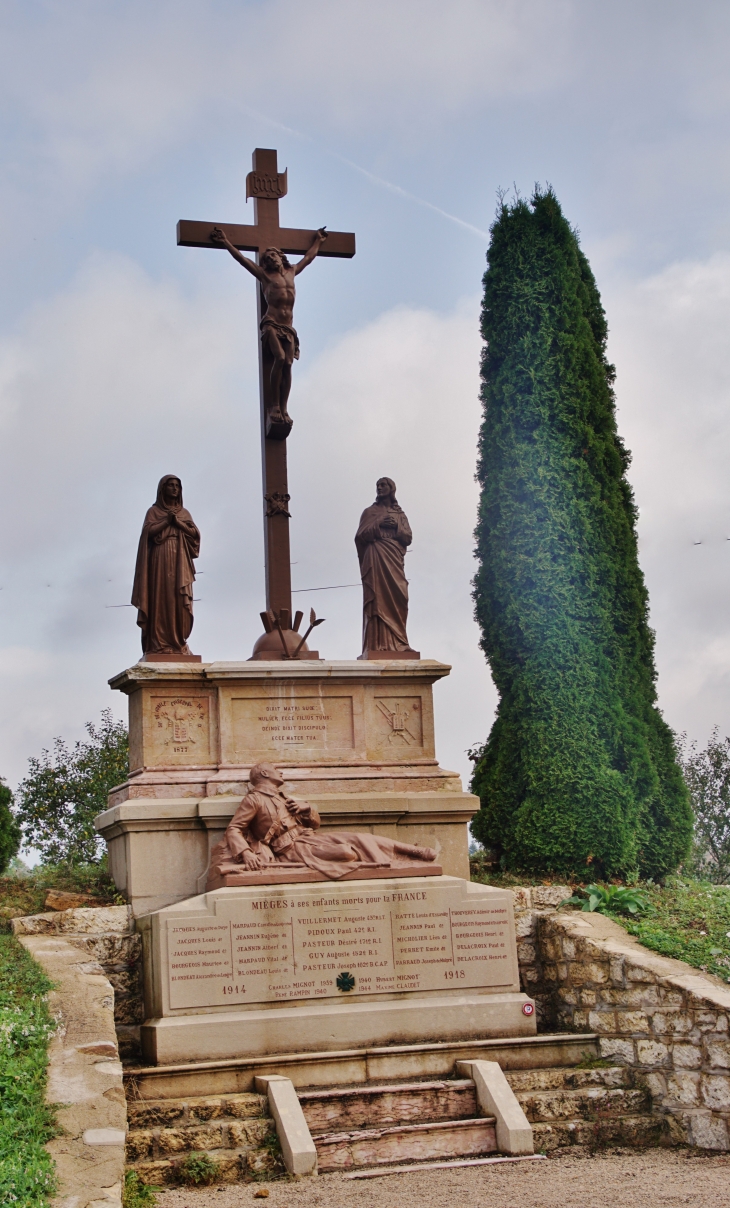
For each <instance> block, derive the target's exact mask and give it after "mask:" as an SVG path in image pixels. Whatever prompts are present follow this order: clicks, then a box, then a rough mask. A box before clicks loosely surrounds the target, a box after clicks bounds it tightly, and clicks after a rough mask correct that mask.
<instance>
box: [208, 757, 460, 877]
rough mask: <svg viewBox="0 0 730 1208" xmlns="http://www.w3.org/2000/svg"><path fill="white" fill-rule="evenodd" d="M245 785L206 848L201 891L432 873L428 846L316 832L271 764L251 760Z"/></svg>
mask: <svg viewBox="0 0 730 1208" xmlns="http://www.w3.org/2000/svg"><path fill="white" fill-rule="evenodd" d="M249 780H250V784H251V787H250V788H249V791H248V793H247V794H246V796H245V797H244V798H243V800H242V802H241V804H240V805H239V807H238V809H237V810H236V813H235V814H234V816H233V818H232V819H231V821H230V823H229V825H228V828H227V830H226V833H225V835H224V837H223V839H222V840H221V842H220V843H218V844H217V845H216V846H215V847H214V848H213V851H212V853H211V858H210V868H209V870H208V880H207V884H206V889H207V890H212V889H218V888H220V887H221V886H225V885H246V884H248V885H251V884H272V883H275V882H277V881H278V882H286V881H320V880H321V881H324V880H328V881H339V880H342V879H343V878H352V879H357V880H360V879H362V878H368V877H382V876H396V875H397V876H408V875H418V876H423V875H428V874H432V875H439V874H440V873H441V868H440V866H439V865H438V864H436V863H435V860H436V852H435V851H434V850H433V848H431V847H418V846H416V845H414V844H410V843H401V842H399V841H398V840H397V839H386V838H383V837H382V836H380V835H368V834H361V833H359V832H355V831H327V832H325V833H324V834H322V833H319V825H320V818H319V814H318V813H317V810H316V809H315V808H314V806H312V805H309V803H308V802H306V801H298V800H295V799H294V798H292V797H287V796H286V794H285V793H283V792H282V791H281V786H282V784H283V783H284V782H283V780H282V778H281V776H280V775H279V773H278V771H277V770H276V768H274V767H272V766H271V765H270V764H257V765H256V766H255V767H253V768H252V769H251V771H250V773H249Z"/></svg>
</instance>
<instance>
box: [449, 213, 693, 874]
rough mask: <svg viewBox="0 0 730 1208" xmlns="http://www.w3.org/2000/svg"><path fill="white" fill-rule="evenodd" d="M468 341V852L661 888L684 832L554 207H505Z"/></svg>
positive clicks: (604, 382)
mask: <svg viewBox="0 0 730 1208" xmlns="http://www.w3.org/2000/svg"><path fill="white" fill-rule="evenodd" d="M482 335H483V337H484V339H485V341H486V348H485V351H484V355H483V362H482V379H483V388H482V398H483V403H484V421H483V425H482V429H481V434H480V446H479V469H478V476H479V481H480V483H481V487H482V493H481V501H480V508H479V520H478V525H477V530H476V538H477V553H478V558H479V570H478V572H477V575H476V577H475V580H474V599H475V603H476V616H477V620H478V622H479V624H480V627H481V631H482V648H483V650H484V653H485V654H486V656H487V659H488V660H489V663H490V666H491V669H492V674H493V676H494V680H495V683H496V686H497V689H498V691H499V696H500V703H499V709H498V714H497V718H496V721H495V723H494V726H493V728H492V731H491V733H490V735H489V738H488V740H487V742H486V744H485V746H484V748H483V750H482V752H481V755H480V758H479V759H478V761H477V763H476V766H475V772H474V778H473V782H472V787H473V791H474V792H477V793H478V794H479V796H480V797H481V802H482V808H481V810H480V811H479V813H478V814H477V816H476V818H475V820H474V826H473V829H474V833H475V834H476V836H477V837H478V838H479V839H481V840H482V842H484V843H485V844H487V845H489V846H497V847H498V848H500V849H501V851H502V853H503V863H504V865H505V866H506V867H508V868H509V867H511V868H522V869H533V870H535V871H547V870H551V871H554V872H563V873H565V872H574V873H579V874H580V873H582V874H584V875H589V876H614V875H618V876H625V875H627V874H630V873H633V872H635V871H639V872H641V873H642V874H643V875H646V876H653V877H656V878H658V877H662V876H664V875H666V873H668V872H670V871H672V870H673V869H675V868H676V867H677V865H678V864H679V863H680V862H681V860H682V859H683V857H684V856H685V855H686V853H687V851H688V849H689V844H690V839H691V833H692V812H691V808H690V804H689V797H688V794H687V790H686V788H685V785H684V781H683V779H682V775H681V772H680V769H679V766H678V764H677V760H676V755H675V750H674V744H673V737H672V733H671V731H670V729H669V727H668V726H667V725H666V723H665V722H664V721H663V720H662V717H661V715H660V713H659V711H658V709H657V708H656V703H655V702H656V690H655V678H656V673H655V670H654V652H653V637H654V635H653V633H652V631H651V629H650V628H649V624H648V616H647V607H648V598H647V592H646V588H645V586H644V580H643V576H642V573H641V570H640V569H639V562H638V556H637V543H636V508H635V505H634V501H633V495H632V490H631V487H630V485H629V483H628V480H627V478H626V470H627V468H628V465H629V454H628V453H627V451H626V449H625V448H624V446H623V444H622V441H621V438H620V437H619V435H618V432H617V429H616V414H615V400H614V393H613V380H614V369H613V366H612V365H610V364H609V363H608V361H607V359H606V338H607V326H606V319H605V315H604V312H603V308H602V306H601V300H600V296H599V293H598V289H597V288H596V283H595V280H594V278H593V274H592V273H591V270H590V267H589V264H588V261H587V259H586V257H585V256H584V255H583V253H582V251H581V250H580V246H579V244H578V239H577V237H576V235H575V233H574V232H573V231H572V230H571V228H570V226H569V225H568V223H567V221H566V219H565V218H564V216H563V214H562V211H561V209H560V206H559V204H558V201H557V198H556V197H555V195H554V193H553V192H552V190H551V189H549V190H547V191H545V192H541V191H539V190H536V192H535V194H534V196H533V197H532V200H531V201H530V202H529V203H528V202H526V201H523V200H518V201H517V202H515V203H514V204H512V205H505V204H504V203H502V204H501V205H500V209H499V212H498V214H497V218H496V220H495V222H494V225H493V227H492V239H491V244H490V248H489V253H488V268H487V272H486V273H485V276H484V305H483V309H482Z"/></svg>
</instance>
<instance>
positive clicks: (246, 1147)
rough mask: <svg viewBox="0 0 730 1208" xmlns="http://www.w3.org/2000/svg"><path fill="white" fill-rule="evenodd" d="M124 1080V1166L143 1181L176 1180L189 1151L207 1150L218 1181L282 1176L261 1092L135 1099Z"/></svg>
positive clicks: (155, 1183)
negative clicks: (126, 1126)
mask: <svg viewBox="0 0 730 1208" xmlns="http://www.w3.org/2000/svg"><path fill="white" fill-rule="evenodd" d="M134 1089H135V1088H134V1082H133V1081H130V1082H128V1083H127V1118H128V1123H129V1132H128V1134H127V1164H128V1166H129V1168H130V1169H132V1170H136V1171H137V1173H138V1174H139V1175H140V1177H141V1178H142V1179H143V1180H144V1182H145V1183H150V1184H152V1185H153V1186H156V1187H161V1186H164V1185H165V1184H168V1183H175V1182H176V1181H177V1176H178V1170H179V1167H180V1164H181V1162H182V1161H183V1160H184V1158H185V1157H186V1155H188V1154H190V1153H207V1154H209V1155H210V1157H211V1158H212V1159H213V1160H214V1161H215V1162H216V1163H217V1164H218V1169H219V1181H220V1182H221V1183H237V1182H239V1181H241V1180H245V1179H252V1178H257V1177H259V1178H260V1177H261V1176H266V1175H268V1176H272V1175H275V1174H276V1173H279V1174H283V1172H284V1168H283V1166H282V1165H281V1161H280V1158H279V1144H278V1140H277V1136H276V1125H275V1124H274V1121H273V1119H272V1118H271V1116H270V1115H269V1104H268V1100H267V1097H266V1095H257V1094H255V1093H248V1094H247V1093H244V1094H232V1095H196V1096H189V1097H186V1098H182V1099H172V1098H169V1099H142V1100H140V1099H136V1098H135V1097H134Z"/></svg>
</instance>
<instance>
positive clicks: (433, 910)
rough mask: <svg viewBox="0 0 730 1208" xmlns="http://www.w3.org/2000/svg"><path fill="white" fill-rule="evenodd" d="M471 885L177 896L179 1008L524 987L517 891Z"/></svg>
mask: <svg viewBox="0 0 730 1208" xmlns="http://www.w3.org/2000/svg"><path fill="white" fill-rule="evenodd" d="M467 884H468V883H467V882H462V881H459V880H458V879H457V878H450V877H449V878H439V879H438V883H437V882H436V879H435V878H434V879H433V880H430V879H429V880H428V881H426V880H425V879H424V880H421V879H419V880H418V881H417V882H416V881H414V880H411V881H410V883H407V882H396V883H395V886H394V885H393V883H392V882H391V883H386V884H383V883H382V882H375V881H371V882H361V883H360V884H359V885H357V886H355V885H354V884H353V883H352V882H349V883H346V884H343V885H335V886H328V888H327V890H326V892H323V891H322V889H321V887H319V886H318V887H317V888H316V889H315V888H314V887H312V889H307V890H304V888H303V887H301V886H296V887H295V886H284V887H282V889H281V890H276V889H275V890H272V889H270V890H269V891H268V892H266V891H265V890H263V889H249V888H245V889H239V890H237V891H235V896H234V891H232V890H230V889H229V890H223V891H217V892H214V893H211V894H208V895H206V896H205V897H203V898H201V899H199V901H200V905H201V913H200V915H198V916H197V917H196V915H195V914H194V913H190V912H180V913H179V914H178V913H177V912H176V910H175V907H168V908H167V910H166V911H164V912H161V913H160V915H159V916H158V917H159V919H160V921H161V925H162V926H163V927H164V928H165V929H166V932H167V934H166V937H165V936H162V937H161V938H162V942H163V950H164V947H165V940H166V952H167V962H166V969H167V980H168V992H169V1006H170V1009H171V1010H173V1011H174V1010H180V1009H182V1010H185V1009H190V1008H196V1007H208V1008H210V1007H222V1008H225V1007H226V1006H227V1005H230V1004H231V1003H236V1004H246V1003H266V1002H280V1001H290V1000H292V999H315V998H337V997H342V994H343V993H344V992H347V997H348V998H351V999H352V998H356V997H358V995H372V994H378V995H382V994H400V993H404V992H406V993H407V992H414V991H418V992H421V993H422V992H423V991H427V990H441V991H443V990H444V989H448V988H461V989H474V988H493V989H500V990H503V989H505V988H510V987H513V986H514V987H515V988H516V982H517V966H516V956H515V942H514V938H513V922H512V908H511V901H510V899H509V897H508V895H506V894H504V893H503V892H501V891H498V890H491V891H490V890H489V889H487V888H486V887H482V886H480V887H477V888H479V889H480V890H482V892H481V893H474V892H473V888H472V889H471V890H470V891H469V890H468V891H466V892H465V891H464V888H463V886H465V885H467ZM220 892H222V893H223V894H228V895H229V896H228V897H218V896H217V893H220ZM206 900H207V902H208V904H209V906H210V907H212V910H206V909H205V902H206ZM345 974H347V975H348V976H347V977H345V976H344V975H345Z"/></svg>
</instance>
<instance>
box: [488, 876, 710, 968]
mask: <svg viewBox="0 0 730 1208" xmlns="http://www.w3.org/2000/svg"><path fill="white" fill-rule="evenodd" d="M480 855H481V853H478V854H477V856H476V857H474V856H472V857H471V861H470V863H471V869H472V873H471V879H472V881H477V882H479V883H480V884H482V885H494V886H495V888H499V889H514V888H516V887H518V886H522V885H525V886H532V885H551V884H556V885H565V884H569V885H570V887H571V889H573V890H575V889H578V888H582V889H585V885H584V884H580V885H578V884H576V883H575V882H573V881H571V879H570V878H568V877H558V876H556V877H554V878H547V877H545V876H543V877H540V878H536V877H534V876H532V875H530V874H527V873H526V874H524V875H523V874H521V873H504V872H496V871H491V870H488V869H487V868H486V867H485V865H484V862H483V860H480V859H479V856H480ZM611 888H612V887H611V886H608V889H609V890H610V889H611ZM631 889H634V890H638V891H639V892H640V893H641V894H642V896H643V897H644V898H646V899H648V904H649V905H648V910H647V911H646V913H645V914H642V915H641V916H639V917H633V918H629V917H627V916H626V915H625V914H619V913H612V912H610V911H608V910H606V911H605V913H606V914H607V915H608V917H609V918H612V919H613V920H614V921H615V922H616V923H620V924H621V926H622V927H625V928H626V930H627V931H628V933H629V935H634V936H636V938H637V939H638V940H639V941H640V943H642V944H643V945H644V947H645V948H650V949H651V950H652V952H659V953H661V955H662V956H671V957H674V959H675V960H680V961H685V962H686V963H687V964H688V965H692V967H693V968H694V969H699V970H700V971H701V972H702V973H714V974H715V976H716V977H721V978H722V980H723V981H725V982H728V983H730V886H728V885H713V884H711V883H710V882H709V881H698V880H694V879H693V878H690V877H667V880H666V881H665V883H664V884H663V885H655V884H654V883H653V882H652V881H644V882H639V883H638V884H636V885H632V886H631Z"/></svg>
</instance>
